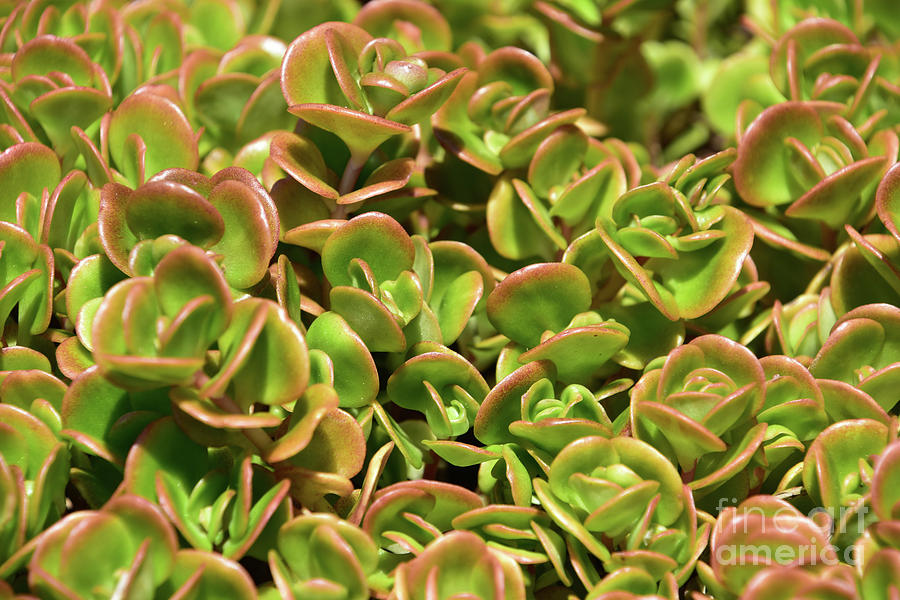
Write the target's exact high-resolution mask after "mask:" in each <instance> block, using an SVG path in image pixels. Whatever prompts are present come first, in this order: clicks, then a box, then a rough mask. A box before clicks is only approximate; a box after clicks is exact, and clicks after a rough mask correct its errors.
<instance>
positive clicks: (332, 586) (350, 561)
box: [269, 513, 378, 600]
mask: <svg viewBox="0 0 900 600" xmlns="http://www.w3.org/2000/svg"><path fill="white" fill-rule="evenodd" d="M377 566H378V549H377V547H376V546H375V544H374V543H373V542H372V540H371V538H370V537H369V536H368V535H366V533H365V532H363V531H362V530H361V529H360V528H359V527H357V526H355V525H353V524H351V523H349V522H347V521H344V520H342V519H339V518H338V517H336V516H334V515H331V514H326V513H309V514H304V515H300V516H297V517H295V518H294V519H292V520H290V521H288V522H287V523H285V524H284V525H282V526H281V528H280V529H279V530H278V539H277V542H276V544H275V547H274V548H273V549H272V550H270V551H269V568H270V569H271V570H272V575H273V578H274V580H275V585H276V587H277V588H278V592H279V593H280V594H281V597H282V598H286V599H295V598H296V599H298V600H299V599H300V598H309V599H310V600H318V599H326V598H346V599H347V600H367V599H368V598H369V597H370V583H369V577H370V576H371V575H373V573H374V572H375V570H376V568H377Z"/></svg>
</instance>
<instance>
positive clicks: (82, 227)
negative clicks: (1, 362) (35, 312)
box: [0, 142, 99, 320]
mask: <svg viewBox="0 0 900 600" xmlns="http://www.w3.org/2000/svg"><path fill="white" fill-rule="evenodd" d="M0 185H2V186H3V192H2V194H0V207H2V208H0V220H2V221H5V222H6V223H7V224H10V225H17V226H18V227H20V228H21V229H23V230H24V231H26V232H27V233H28V235H29V236H30V238H31V240H33V241H34V242H36V243H37V244H40V245H41V246H40V251H41V253H46V252H47V250H48V249H45V248H44V246H47V247H49V250H52V253H50V255H49V256H48V257H47V258H46V260H47V261H49V266H48V265H47V264H41V265H40V268H41V270H47V272H49V273H53V274H54V277H52V279H55V280H62V281H65V280H66V279H67V278H68V276H69V273H70V271H71V269H72V267H73V266H74V264H75V263H76V262H77V261H78V259H79V258H83V257H84V256H86V255H88V254H90V253H91V252H95V251H96V246H95V244H94V241H95V238H96V221H97V211H98V208H97V204H98V196H99V190H98V189H97V188H96V187H95V186H94V185H92V182H91V181H90V179H89V178H88V177H87V176H86V175H85V172H84V171H79V170H72V171H69V172H68V173H66V174H65V176H62V171H61V166H60V162H59V158H58V157H57V155H56V154H55V153H54V152H53V150H52V149H50V148H48V147H47V146H44V145H43V144H39V143H35V142H24V143H17V144H15V145H13V146H11V147H10V148H7V149H6V150H5V151H4V152H3V153H0ZM37 244H34V245H35V246H36V245H37ZM28 245H29V246H31V245H32V244H28ZM28 252H29V253H31V252H33V251H32V250H29V251H28ZM40 262H41V263H43V262H44V261H43V260H42V261H40ZM27 270H28V269H25V271H27ZM22 273H23V272H17V273H16V276H19V275H21V274H22ZM57 274H58V275H57ZM30 278H33V275H30V276H29V278H26V279H29V280H30ZM39 279H41V280H42V281H41V284H40V285H48V287H49V285H50V282H48V281H46V280H45V279H43V278H39ZM21 292H22V290H19V291H18V292H15V293H21ZM29 310H30V309H29ZM27 313H28V311H26V315H25V318H26V320H28V319H30V317H29V316H27Z"/></svg>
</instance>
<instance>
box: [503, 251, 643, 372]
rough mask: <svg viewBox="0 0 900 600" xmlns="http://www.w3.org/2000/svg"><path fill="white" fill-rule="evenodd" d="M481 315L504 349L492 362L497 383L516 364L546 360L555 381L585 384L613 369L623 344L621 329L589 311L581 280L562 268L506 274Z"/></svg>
mask: <svg viewBox="0 0 900 600" xmlns="http://www.w3.org/2000/svg"><path fill="white" fill-rule="evenodd" d="M487 316H488V319H490V321H491V323H492V324H493V325H494V327H495V328H496V329H497V331H499V332H500V333H501V334H503V335H505V336H506V337H507V338H509V339H510V342H511V343H510V345H509V346H507V348H506V349H505V350H504V355H503V356H501V358H500V359H499V361H498V368H497V373H498V377H499V378H502V377H503V376H505V375H506V374H507V373H509V372H511V371H513V370H515V368H517V367H518V366H519V365H520V364H524V363H527V362H530V361H534V360H547V361H550V362H552V363H553V364H554V366H555V367H556V371H557V375H558V378H559V380H560V381H562V382H566V383H582V384H590V383H591V382H593V381H594V380H596V379H598V378H601V377H603V376H604V375H608V374H609V373H610V372H612V371H614V370H615V366H614V365H611V364H610V361H611V360H614V357H615V355H616V354H617V353H618V352H619V351H621V350H622V349H623V348H625V346H626V345H627V344H628V339H629V335H630V331H629V329H628V328H627V327H625V326H624V325H621V324H619V323H617V322H615V321H612V320H604V319H603V318H602V317H601V316H600V315H599V314H598V313H597V312H595V311H592V310H591V285H590V282H589V281H588V278H587V276H585V274H584V273H583V272H582V271H581V270H580V269H579V268H578V267H575V266H573V265H570V264H567V263H538V264H533V265H530V266H528V267H525V268H523V269H519V270H518V271H515V272H514V273H511V274H510V275H508V276H507V277H506V278H505V279H504V280H503V281H502V282H500V284H498V285H497V287H496V288H494V291H493V292H491V295H490V296H489V297H488V300H487Z"/></svg>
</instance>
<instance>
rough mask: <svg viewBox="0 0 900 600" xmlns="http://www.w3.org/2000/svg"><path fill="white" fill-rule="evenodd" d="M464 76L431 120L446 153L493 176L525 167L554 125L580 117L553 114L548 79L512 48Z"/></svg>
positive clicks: (571, 112)
mask: <svg viewBox="0 0 900 600" xmlns="http://www.w3.org/2000/svg"><path fill="white" fill-rule="evenodd" d="M474 69H475V70H473V71H471V72H469V73H466V74H465V76H464V77H463V78H462V80H461V81H460V83H459V85H458V86H457V87H456V89H455V90H454V91H453V94H452V95H451V96H450V98H449V99H448V100H447V102H446V104H444V105H443V106H442V107H441V108H440V109H439V110H438V111H437V112H435V114H434V118H433V119H432V125H433V126H434V135H435V137H436V138H437V140H438V141H439V142H440V143H441V145H442V146H443V147H444V148H445V149H446V150H447V152H449V153H451V154H453V155H455V156H457V157H458V158H459V159H461V160H463V161H465V162H467V163H469V164H470V165H472V166H474V167H476V168H477V169H479V170H481V171H484V172H486V173H489V174H491V175H497V174H499V173H500V172H502V171H503V170H504V169H513V168H522V167H525V166H527V165H528V163H529V161H530V160H531V157H532V156H533V155H534V153H535V151H536V150H537V148H538V146H539V145H540V143H541V142H542V141H543V140H544V139H545V138H546V137H547V136H548V135H550V134H551V133H552V132H553V131H555V130H556V128H557V127H560V126H561V125H568V124H572V123H574V122H575V121H577V120H578V119H579V118H580V117H582V116H583V115H584V114H585V111H584V109H580V108H575V109H570V110H565V111H562V112H553V111H552V110H551V108H550V99H551V96H552V94H553V88H554V83H553V77H552V76H551V75H550V72H549V71H548V70H547V68H546V67H545V66H544V65H543V64H542V63H541V61H540V60H539V59H538V58H537V57H536V56H534V55H533V54H531V53H529V52H527V51H525V50H522V49H521V48H515V47H504V48H498V49H497V50H494V51H493V52H491V53H490V54H488V55H487V56H483V57H482V58H480V59H479V60H478V61H477V63H476V64H475V66H474Z"/></svg>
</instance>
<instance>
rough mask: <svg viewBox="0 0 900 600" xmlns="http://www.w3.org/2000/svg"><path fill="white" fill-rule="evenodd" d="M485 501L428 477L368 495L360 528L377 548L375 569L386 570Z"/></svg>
mask: <svg viewBox="0 0 900 600" xmlns="http://www.w3.org/2000/svg"><path fill="white" fill-rule="evenodd" d="M484 506H485V501H484V500H483V499H482V498H481V496H479V495H478V494H476V493H475V492H472V491H470V490H468V489H466V488H464V487H461V486H458V485H453V484H450V483H445V482H442V481H434V480H428V479H419V480H409V481H401V482H398V483H394V484H391V485H389V486H387V487H384V488H382V489H380V490H378V491H377V492H375V494H374V495H373V496H372V501H371V503H370V504H369V505H368V507H367V509H366V512H365V517H364V518H363V521H362V529H363V531H365V532H366V533H367V534H368V535H369V537H370V538H371V539H372V541H374V542H375V545H376V546H378V548H380V551H379V569H380V570H381V571H382V572H390V571H391V570H393V568H394V567H395V566H396V565H397V564H398V563H400V562H403V561H407V560H409V559H411V558H412V557H413V556H416V555H419V554H420V553H421V551H422V549H423V548H424V547H426V546H427V545H428V544H429V543H431V542H432V541H434V540H436V539H438V538H439V537H440V536H441V534H443V533H446V532H448V531H451V530H452V529H453V520H454V519H455V518H456V517H458V516H460V515H462V514H464V513H466V512H468V511H471V510H474V509H477V508H484Z"/></svg>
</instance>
